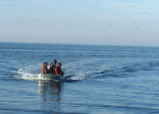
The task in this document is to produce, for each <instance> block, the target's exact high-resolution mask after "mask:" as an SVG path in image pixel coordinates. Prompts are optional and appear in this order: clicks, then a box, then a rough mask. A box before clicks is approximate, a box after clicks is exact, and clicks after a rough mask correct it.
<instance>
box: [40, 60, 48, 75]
mask: <svg viewBox="0 0 159 114" xmlns="http://www.w3.org/2000/svg"><path fill="white" fill-rule="evenodd" d="M47 73H48V70H47V62H44V63H43V66H42V67H41V74H47Z"/></svg>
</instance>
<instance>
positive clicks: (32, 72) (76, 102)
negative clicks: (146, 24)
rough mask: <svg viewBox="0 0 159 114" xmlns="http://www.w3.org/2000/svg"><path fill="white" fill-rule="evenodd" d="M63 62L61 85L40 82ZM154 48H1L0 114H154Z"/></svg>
mask: <svg viewBox="0 0 159 114" xmlns="http://www.w3.org/2000/svg"><path fill="white" fill-rule="evenodd" d="M55 58H56V59H57V60H58V61H60V62H62V64H63V66H62V68H63V70H64V71H65V80H64V81H63V82H54V81H40V80H38V77H37V76H38V73H40V68H41V65H42V63H43V62H44V61H47V62H49V63H50V62H52V61H53V60H54V59H55ZM158 101H159V48H157V47H122V46H87V45H53V44H52V45H51V44H20V43H0V113H15V114H17V113H19V114H23V113H24V114H26V113H27V114H28V113H38V114H48V113H57V114H70V113H74V114H78V113H79V114H97V113H98V114H152V113H156V114H157V113H159V102H158Z"/></svg>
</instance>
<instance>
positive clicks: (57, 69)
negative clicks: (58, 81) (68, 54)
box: [55, 66, 60, 75]
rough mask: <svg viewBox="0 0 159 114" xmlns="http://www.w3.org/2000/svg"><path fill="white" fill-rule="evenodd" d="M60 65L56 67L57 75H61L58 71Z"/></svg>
mask: <svg viewBox="0 0 159 114" xmlns="http://www.w3.org/2000/svg"><path fill="white" fill-rule="evenodd" d="M59 68H60V67H59V66H57V67H56V68H55V74H56V75H60V73H58V69H59Z"/></svg>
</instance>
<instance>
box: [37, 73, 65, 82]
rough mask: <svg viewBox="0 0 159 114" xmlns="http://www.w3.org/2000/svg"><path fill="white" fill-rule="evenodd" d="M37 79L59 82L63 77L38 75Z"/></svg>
mask: <svg viewBox="0 0 159 114" xmlns="http://www.w3.org/2000/svg"><path fill="white" fill-rule="evenodd" d="M38 79H39V80H55V81H61V80H62V79H63V76H61V75H55V74H38Z"/></svg>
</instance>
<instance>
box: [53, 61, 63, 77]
mask: <svg viewBox="0 0 159 114" xmlns="http://www.w3.org/2000/svg"><path fill="white" fill-rule="evenodd" d="M55 74H56V75H64V72H63V71H62V70H61V63H58V64H57V66H56V68H55Z"/></svg>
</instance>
